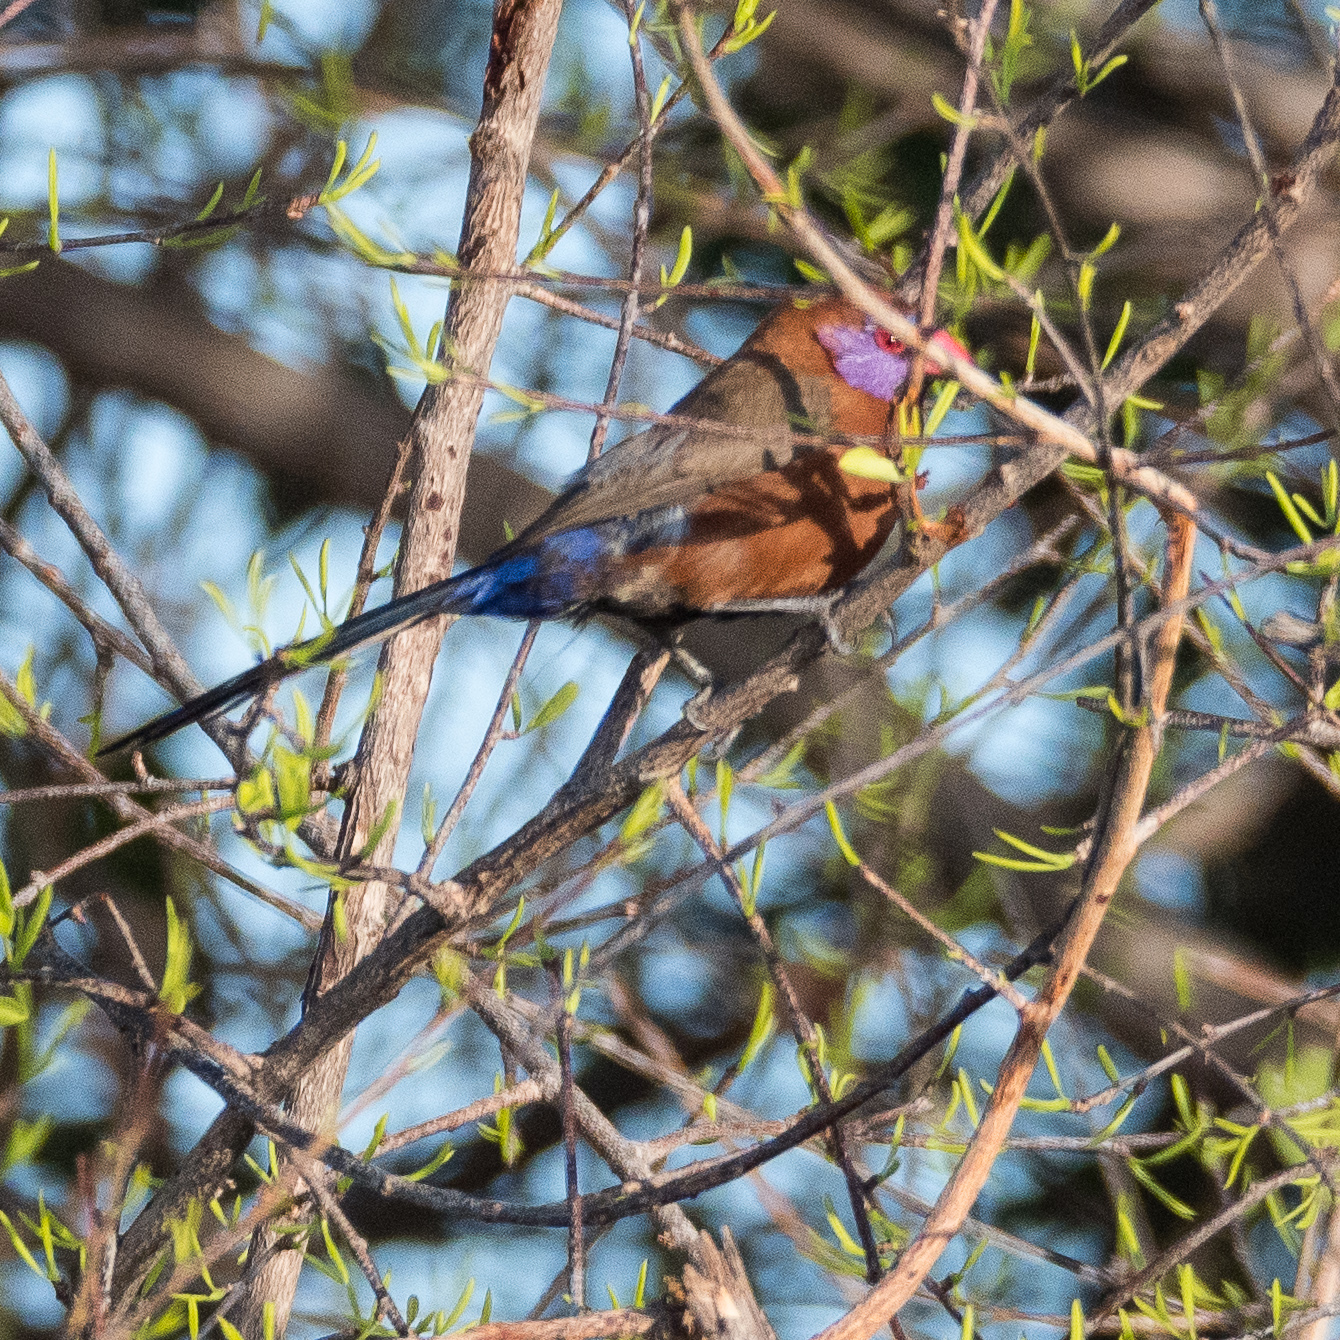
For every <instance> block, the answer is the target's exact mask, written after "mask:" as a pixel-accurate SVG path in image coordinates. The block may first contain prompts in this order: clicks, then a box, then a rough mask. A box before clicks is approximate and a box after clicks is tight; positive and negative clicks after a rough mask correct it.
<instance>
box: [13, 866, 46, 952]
mask: <svg viewBox="0 0 1340 1340" xmlns="http://www.w3.org/2000/svg"><path fill="white" fill-rule="evenodd" d="M52 893H53V890H52V887H51V885H50V884H47V885H45V886H44V887H43V888H42V889H41V890H39V892H38V894H37V897H36V899H34V901H33V902H32V904H31V905H30V906H29V907H28V909H27V910H26V911H25V912H24V914H23V920H22V922H21V923H18V928H17V930H16V931H15V935H14V956H13V958H12V959H11V960H10V961H11V963H12V964H13V966H14V967H16V968H18V967H21V966H22V965H23V960H24V959H26V958H27V957H28V951H29V950H30V949H32V947H33V945H35V944H36V943H37V937H38V936H39V935H40V934H41V933H42V927H43V926H45V925H46V924H47V913H48V912H50V911H51V896H52Z"/></svg>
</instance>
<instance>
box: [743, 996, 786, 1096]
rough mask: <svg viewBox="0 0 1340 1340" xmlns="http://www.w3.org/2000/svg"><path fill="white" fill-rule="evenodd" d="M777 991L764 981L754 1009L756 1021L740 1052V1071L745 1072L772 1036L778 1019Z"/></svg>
mask: <svg viewBox="0 0 1340 1340" xmlns="http://www.w3.org/2000/svg"><path fill="white" fill-rule="evenodd" d="M776 996H777V992H776V989H775V988H774V987H773V985H772V983H771V982H764V983H763V990H762V992H761V993H760V995H759V998H758V1009H756V1010H755V1011H754V1022H753V1025H752V1026H751V1027H750V1029H749V1040H748V1041H747V1042H746V1043H745V1044H744V1051H743V1052H742V1053H741V1054H740V1065H739V1072H740V1073H743V1072H744V1071H745V1069H746V1068H747V1067H748V1065H749V1063H750V1062H751V1061H752V1060H753V1059H754V1058H755V1057H756V1056H757V1055H758V1054H759V1052H760V1051H761V1050H762V1049H763V1044H764V1043H765V1042H767V1040H768V1039H769V1038H770V1037H771V1036H772V1033H773V1030H774V1029H775V1028H776V1027H777V1019H776V1015H775V1013H774V1010H773V1005H774V1003H775V1001H776Z"/></svg>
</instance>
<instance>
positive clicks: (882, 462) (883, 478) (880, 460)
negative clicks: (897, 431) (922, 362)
mask: <svg viewBox="0 0 1340 1340" xmlns="http://www.w3.org/2000/svg"><path fill="white" fill-rule="evenodd" d="M957 384H958V383H957V382H956V383H954V385H955V386H957ZM838 469H839V470H841V471H843V472H844V473H845V474H849V475H856V476H857V477H858V478H860V479H874V480H878V481H879V482H880V483H883V484H901V483H903V482H904V480H905V479H906V478H907V476H906V475H905V474H904V473H903V472H902V470H900V469H899V468H898V466H897V465H896V464H895V463H894V462H893V461H891V460H890V459H889V458H888V457H887V456H886V455H885V454H884V453H883V452H882V451H876V450H875V448H874V447H852V448H850V449H849V450H847V451H844V452H843V453H842V455H841V456H840V457H839V458H838Z"/></svg>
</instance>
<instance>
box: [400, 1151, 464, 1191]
mask: <svg viewBox="0 0 1340 1340" xmlns="http://www.w3.org/2000/svg"><path fill="white" fill-rule="evenodd" d="M455 1152H456V1151H455V1149H453V1148H452V1146H451V1145H450V1144H447V1143H444V1144H443V1146H442V1148H441V1149H439V1150H438V1151H437V1153H436V1154H434V1155H433V1157H432V1158H431V1159H429V1160H428V1162H427V1163H425V1164H424V1165H423V1167H422V1168H417V1169H415V1171H414V1172H411V1173H405V1174H404V1176H405V1180H406V1181H409V1182H422V1181H423V1179H424V1178H425V1177H431V1176H432V1175H433V1173H435V1172H436V1171H437V1170H438V1169H439V1168H440V1167H441V1166H442V1165H443V1164H444V1163H445V1162H446V1161H447V1160H448V1159H449V1158H450V1157H451V1156H452V1155H453V1154H454V1153H455Z"/></svg>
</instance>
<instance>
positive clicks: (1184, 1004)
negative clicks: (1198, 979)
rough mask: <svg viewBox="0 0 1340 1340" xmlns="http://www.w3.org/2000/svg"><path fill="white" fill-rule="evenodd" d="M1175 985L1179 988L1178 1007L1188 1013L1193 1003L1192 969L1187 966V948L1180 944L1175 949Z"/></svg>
mask: <svg viewBox="0 0 1340 1340" xmlns="http://www.w3.org/2000/svg"><path fill="white" fill-rule="evenodd" d="M1173 985H1174V986H1175V987H1176V990H1177V1009H1178V1012H1179V1013H1180V1014H1186V1013H1187V1012H1188V1011H1189V1010H1190V1009H1191V1005H1192V991H1191V971H1190V969H1189V968H1188V967H1187V961H1186V950H1185V949H1183V948H1182V946H1181V945H1178V946H1177V948H1176V949H1174V950H1173Z"/></svg>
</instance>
